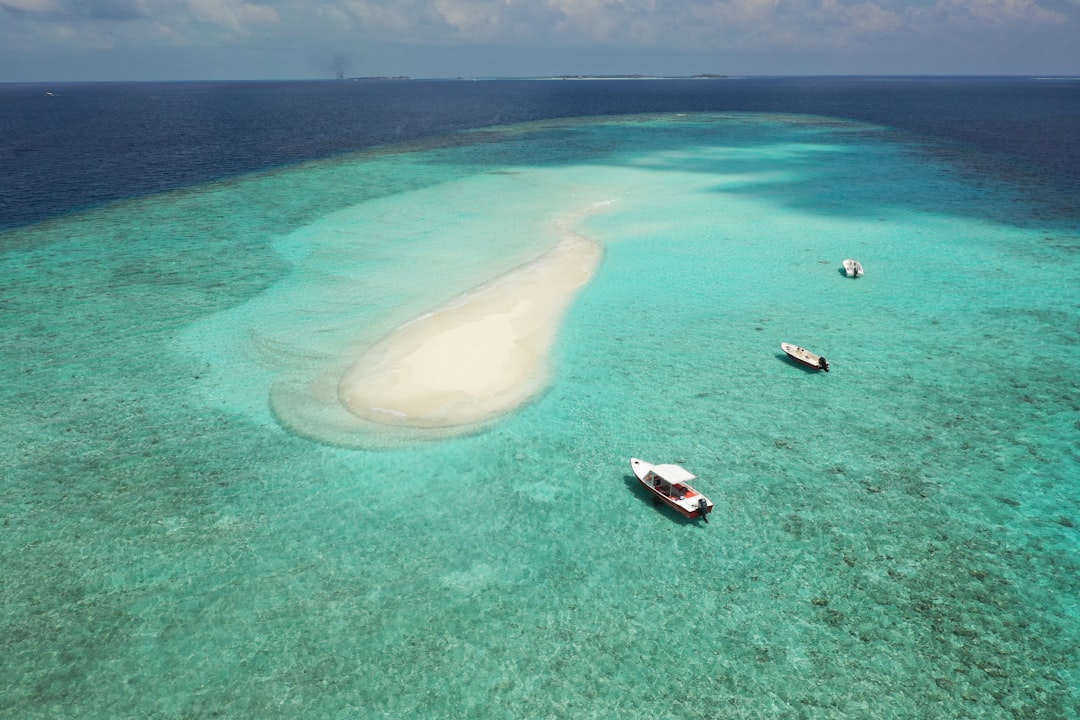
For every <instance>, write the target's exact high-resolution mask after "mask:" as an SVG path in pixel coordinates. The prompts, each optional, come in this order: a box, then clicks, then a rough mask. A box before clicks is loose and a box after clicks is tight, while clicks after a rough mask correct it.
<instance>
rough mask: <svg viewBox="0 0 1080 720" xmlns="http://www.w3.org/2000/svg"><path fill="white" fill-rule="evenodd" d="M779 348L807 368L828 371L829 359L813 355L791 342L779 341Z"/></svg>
mask: <svg viewBox="0 0 1080 720" xmlns="http://www.w3.org/2000/svg"><path fill="white" fill-rule="evenodd" d="M780 349H781V350H783V351H784V352H786V353H787V354H788V357H789V358H791V359H792V360H794V361H795V362H797V363H799V364H800V365H805V366H806V367H809V368H814V369H815V370H824V371H825V372H829V361H828V360H826V359H825V358H823V357H822V356H820V355H815V354H814V353H812V352H810V351H809V350H807V349H806V348H801V347H799V346H798V345H792V344H791V343H780Z"/></svg>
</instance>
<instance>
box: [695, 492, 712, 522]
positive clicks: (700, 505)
mask: <svg viewBox="0 0 1080 720" xmlns="http://www.w3.org/2000/svg"><path fill="white" fill-rule="evenodd" d="M697 509H698V510H699V511H700V512H701V519H702V520H704V521H705V522H709V503H707V502H706V501H705V498H699V499H698V501H697Z"/></svg>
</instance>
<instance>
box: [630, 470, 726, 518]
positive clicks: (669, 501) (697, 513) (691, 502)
mask: <svg viewBox="0 0 1080 720" xmlns="http://www.w3.org/2000/svg"><path fill="white" fill-rule="evenodd" d="M630 467H631V469H632V470H633V471H634V475H635V477H637V479H638V482H639V483H640V484H641V487H643V488H645V490H647V491H648V493H649V495H650V496H651V497H652V499H653V502H658V503H660V504H663V505H665V506H667V507H669V508H671V509H672V510H674V511H675V512H677V513H679V514H680V515H682V516H683V517H685V518H687V519H688V520H697V519H698V518H702V519H704V520H705V521H706V522H708V518H707V517H705V516H706V515H708V514H709V513H711V512H712V511H713V508H714V507H715V505H714V504H713V502H712V501H711V500H709V499H708V498H707V497H705V496H704V495H702V494H701V493H699V492H698V491H697V490H695V489H694V488H692V487H690V486H689V485H686V484H685V483H681V484H682V485H683V487H685V488H686V490H687V491H688V492H687V493H686V494H685V495H684V496H683V497H682V498H681V499H680V498H672V497H671V496H669V495H667V494H665V493H664V492H661V490H660V489H659V488H658V487H656V486H654V485H653V484H652V483H651V482H649V479H648V478H649V473H650V471H652V469H653V468H654V467H656V466H655V465H653V464H652V463H647V462H645V461H644V460H638V459H637V458H630ZM700 500H704V501H705V507H704V511H703V510H702V508H701V506H700V504H699V502H700Z"/></svg>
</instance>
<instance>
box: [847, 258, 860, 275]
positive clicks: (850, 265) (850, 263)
mask: <svg viewBox="0 0 1080 720" xmlns="http://www.w3.org/2000/svg"><path fill="white" fill-rule="evenodd" d="M844 272H845V273H846V274H847V276H848V277H862V274H863V269H862V264H861V263H860V262H859V261H858V260H852V259H851V258H848V259H847V260H845V261H844Z"/></svg>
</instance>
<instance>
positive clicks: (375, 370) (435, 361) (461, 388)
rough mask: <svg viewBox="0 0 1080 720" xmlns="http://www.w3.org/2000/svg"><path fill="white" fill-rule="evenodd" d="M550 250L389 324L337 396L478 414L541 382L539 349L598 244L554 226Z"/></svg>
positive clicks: (388, 413)
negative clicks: (556, 234) (555, 238)
mask: <svg viewBox="0 0 1080 720" xmlns="http://www.w3.org/2000/svg"><path fill="white" fill-rule="evenodd" d="M561 232H562V240H561V241H560V242H559V244H558V245H557V246H556V247H555V248H554V249H552V250H550V251H549V252H548V253H546V254H545V255H543V256H541V257H539V258H537V259H536V260H534V261H532V262H530V263H527V264H525V265H523V266H521V267H519V268H517V269H515V270H512V271H511V272H509V273H507V274H505V275H503V276H501V277H500V278H498V279H496V280H494V281H492V282H490V283H488V284H486V285H483V286H481V287H479V288H477V289H475V290H472V291H470V292H468V293H466V294H465V295H464V296H462V297H460V298H458V299H457V300H455V301H453V302H451V303H448V304H447V305H444V306H443V307H441V308H439V309H437V310H435V311H434V312H431V313H429V314H427V315H424V316H422V317H419V318H417V319H416V320H413V321H411V322H409V323H407V324H405V325H402V326H401V327H399V328H397V329H396V330H394V331H393V332H391V333H390V334H389V335H388V336H386V337H385V338H383V339H382V340H381V341H379V342H377V343H376V344H375V345H373V346H372V347H370V348H369V349H368V350H367V351H365V352H364V353H363V355H361V356H360V357H359V358H358V359H357V360H356V362H354V363H353V364H352V366H351V367H349V369H348V370H347V371H346V372H345V373H344V375H343V376H342V377H341V381H340V383H339V385H338V397H339V398H340V400H341V402H342V403H343V404H344V405H345V407H347V408H348V410H349V411H350V412H352V413H353V414H355V415H356V416H358V417H361V418H363V419H365V420H368V421H371V422H376V423H381V424H384V425H398V426H412V427H419V428H439V427H453V426H458V425H468V424H474V423H479V422H483V421H484V420H488V419H490V418H493V417H496V416H498V415H501V414H503V413H505V412H508V411H510V410H513V409H514V408H516V407H518V406H520V405H522V404H523V403H525V402H526V401H527V400H528V399H529V398H531V397H532V396H534V395H535V394H536V393H538V392H539V391H540V390H542V389H543V388H544V386H545V384H546V382H547V379H548V375H549V372H550V368H549V365H550V363H549V360H548V358H549V353H550V350H551V345H552V343H553V341H554V340H555V336H556V334H557V332H558V329H559V326H560V324H561V321H562V318H563V316H564V315H565V313H566V311H567V309H568V308H569V307H570V303H571V302H572V301H573V299H574V296H575V295H576V294H577V292H578V290H579V289H580V288H581V287H582V286H583V285H585V284H586V283H587V282H588V281H589V280H590V279H591V278H592V276H593V273H594V272H595V271H596V268H597V266H598V265H599V263H600V259H601V256H602V253H603V251H602V249H601V247H600V246H599V245H598V244H597V243H595V242H593V241H591V240H588V239H587V238H584V237H582V236H580V235H578V234H576V233H573V232H571V231H569V230H568V229H567V228H566V226H565V225H562V227H561Z"/></svg>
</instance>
